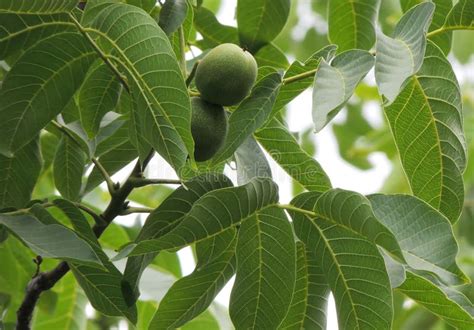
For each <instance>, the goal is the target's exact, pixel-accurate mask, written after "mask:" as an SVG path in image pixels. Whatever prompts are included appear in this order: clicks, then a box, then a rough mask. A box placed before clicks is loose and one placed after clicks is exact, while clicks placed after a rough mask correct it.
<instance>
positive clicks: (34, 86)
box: [0, 33, 96, 156]
mask: <svg viewBox="0 0 474 330" xmlns="http://www.w3.org/2000/svg"><path fill="white" fill-rule="evenodd" d="M95 57H96V54H95V52H94V50H93V49H92V48H91V47H90V46H89V45H88V44H87V43H86V42H85V40H84V38H83V37H82V36H81V35H79V34H75V33H61V34H57V35H54V36H52V37H50V38H47V39H44V40H42V41H41V42H40V43H38V44H36V45H35V46H34V47H32V48H30V50H29V51H28V52H27V53H25V54H24V55H23V56H22V57H21V58H20V59H19V60H18V61H17V62H16V64H15V66H14V67H13V68H12V69H11V71H10V72H9V73H8V75H7V77H6V78H5V80H4V81H3V86H2V89H1V91H0V99H1V100H2V102H1V104H0V132H1V133H0V134H1V135H0V136H1V139H0V153H2V154H4V155H7V156H8V155H11V154H13V153H15V152H16V151H18V150H19V149H20V148H21V147H23V146H24V145H26V144H27V143H28V142H29V141H31V140H32V139H33V138H35V137H36V135H37V134H38V133H39V131H40V130H41V129H42V128H43V127H44V126H46V124H47V123H48V122H49V121H50V120H51V119H53V118H54V117H55V116H56V115H57V114H59V113H60V112H61V110H63V108H64V107H65V106H66V105H67V103H68V102H69V100H70V99H71V97H72V96H73V95H74V93H75V92H76V90H77V89H78V87H79V86H80V84H81V83H82V80H83V79H84V76H85V73H86V72H87V69H88V67H89V65H90V64H91V63H92V61H93V60H94V59H95ZM58 86H61V89H58V88H57V87H58Z"/></svg>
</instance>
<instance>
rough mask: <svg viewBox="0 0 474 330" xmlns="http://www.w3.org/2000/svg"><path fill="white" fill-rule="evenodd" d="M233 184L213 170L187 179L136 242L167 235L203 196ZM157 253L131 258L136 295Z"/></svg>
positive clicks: (131, 281)
mask: <svg viewBox="0 0 474 330" xmlns="http://www.w3.org/2000/svg"><path fill="white" fill-rule="evenodd" d="M230 186H232V182H231V181H230V180H229V179H228V178H227V177H226V176H224V175H221V174H211V173H209V174H205V175H202V176H197V177H195V178H193V179H192V180H190V181H187V182H186V183H185V186H180V187H178V188H177V189H176V190H174V191H173V192H172V193H171V194H170V195H169V196H168V197H167V198H166V199H165V200H164V201H163V202H162V203H161V204H160V206H158V208H156V209H155V210H154V211H153V212H152V213H150V215H149V216H148V218H147V220H146V222H145V225H144V226H143V228H142V229H141V231H140V233H139V234H138V236H137V238H136V240H135V242H137V243H139V242H142V241H147V240H150V239H154V238H159V237H162V236H164V235H166V234H167V233H169V232H170V231H171V230H172V229H173V228H175V227H176V225H177V224H179V223H180V222H181V221H182V220H183V218H184V217H185V216H186V214H187V213H188V212H189V211H190V210H191V208H192V207H193V205H194V203H195V202H196V201H197V200H198V199H199V198H200V197H201V196H203V195H205V194H206V193H208V192H210V191H212V190H216V189H221V188H225V187H230ZM155 256H156V253H151V254H148V255H143V256H138V257H130V258H128V260H127V265H126V268H125V273H124V276H125V278H126V279H127V281H128V282H129V284H130V285H131V286H132V287H133V288H134V290H135V295H136V296H138V281H139V279H140V276H141V274H142V273H143V271H144V269H145V268H146V267H147V266H148V265H149V264H150V263H151V261H152V260H153V259H154V258H155Z"/></svg>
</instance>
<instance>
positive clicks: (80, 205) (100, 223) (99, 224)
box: [74, 203, 106, 226]
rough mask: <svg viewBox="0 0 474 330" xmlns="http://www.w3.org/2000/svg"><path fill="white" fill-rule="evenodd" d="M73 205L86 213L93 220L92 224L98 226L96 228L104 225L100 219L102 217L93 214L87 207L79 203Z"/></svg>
mask: <svg viewBox="0 0 474 330" xmlns="http://www.w3.org/2000/svg"><path fill="white" fill-rule="evenodd" d="M74 205H75V206H76V207H77V208H79V209H81V210H83V211H84V212H86V213H87V214H89V215H90V216H91V217H92V218H93V219H94V222H95V223H96V224H97V225H98V226H101V225H105V224H106V222H105V221H104V219H102V217H101V216H100V215H98V214H97V213H95V211H94V210H92V209H91V208H89V207H88V206H86V205H84V204H81V203H74Z"/></svg>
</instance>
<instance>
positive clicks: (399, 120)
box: [385, 42, 466, 223]
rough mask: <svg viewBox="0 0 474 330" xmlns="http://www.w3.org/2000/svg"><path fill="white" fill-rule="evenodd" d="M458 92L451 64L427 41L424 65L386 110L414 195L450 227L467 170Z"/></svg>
mask: <svg viewBox="0 0 474 330" xmlns="http://www.w3.org/2000/svg"><path fill="white" fill-rule="evenodd" d="M461 109H462V105H461V93H460V90H459V86H458V83H457V80H456V77H455V75H454V72H453V71H452V69H451V66H450V64H449V62H448V61H447V60H446V58H445V57H444V55H443V53H442V51H441V50H440V49H439V48H438V47H436V46H435V45H434V44H432V43H431V42H429V43H428V45H427V48H426V56H425V62H424V64H423V66H422V67H421V68H420V70H419V72H418V73H417V74H416V75H415V76H414V77H412V78H411V79H410V80H409V81H408V82H407V84H406V86H405V87H404V88H403V90H402V91H401V92H400V94H399V96H398V97H397V98H396V99H395V101H394V102H393V103H392V104H391V105H390V106H388V107H386V108H385V114H386V116H387V118H388V121H389V123H390V126H391V130H392V133H393V136H394V140H395V143H396V145H397V148H398V150H399V153H400V158H401V161H402V165H403V168H404V170H405V173H406V174H407V178H408V181H409V183H410V186H411V188H412V191H413V193H414V194H415V196H417V197H420V198H421V199H423V200H424V201H426V202H427V203H428V204H430V205H431V206H433V207H434V208H436V209H438V210H440V211H441V212H442V213H443V214H444V215H446V217H447V218H448V219H449V220H450V221H451V223H454V222H455V221H456V220H457V219H458V217H459V214H460V212H461V209H462V204H463V199H464V188H463V183H462V175H461V173H462V172H463V171H464V168H465V166H466V146H465V140H464V134H463V129H462V114H461V111H462V110H461Z"/></svg>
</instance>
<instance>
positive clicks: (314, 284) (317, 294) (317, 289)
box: [280, 241, 330, 330]
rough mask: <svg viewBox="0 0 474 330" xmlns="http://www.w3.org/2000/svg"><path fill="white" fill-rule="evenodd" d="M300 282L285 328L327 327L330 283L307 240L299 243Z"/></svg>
mask: <svg viewBox="0 0 474 330" xmlns="http://www.w3.org/2000/svg"><path fill="white" fill-rule="evenodd" d="M296 253H297V260H296V266H297V269H296V284H295V290H294V292H293V298H292V300H291V304H290V308H289V310H288V314H286V317H285V319H284V320H283V322H282V324H280V328H281V329H285V330H290V329H294V330H296V329H319V330H325V329H326V309H327V304H328V296H329V292H330V289H329V286H328V285H327V283H326V279H325V278H324V273H323V271H322V269H321V267H320V266H319V265H318V260H317V259H316V257H315V256H314V254H313V253H312V252H309V251H308V250H307V249H306V248H305V246H304V244H303V243H301V242H299V241H298V242H297V243H296Z"/></svg>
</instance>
